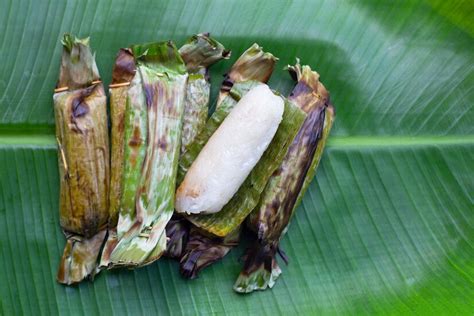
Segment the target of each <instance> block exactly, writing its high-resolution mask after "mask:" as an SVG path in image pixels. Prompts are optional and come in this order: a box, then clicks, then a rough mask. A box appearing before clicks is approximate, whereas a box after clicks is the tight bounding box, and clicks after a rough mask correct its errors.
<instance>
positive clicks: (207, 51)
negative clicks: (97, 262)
mask: <svg viewBox="0 0 474 316" xmlns="http://www.w3.org/2000/svg"><path fill="white" fill-rule="evenodd" d="M179 53H180V54H181V57H182V58H183V60H184V63H185V65H186V69H187V71H188V73H189V77H188V82H187V84H186V98H185V100H184V114H183V131H182V135H181V154H183V153H184V152H185V150H186V146H188V145H189V144H191V143H192V142H193V141H194V139H195V138H196V136H197V135H198V134H199V132H200V131H201V130H202V129H203V128H204V126H205V125H206V121H207V115H208V112H209V98H210V94H211V83H210V77H209V67H210V66H212V65H213V64H214V63H216V62H218V61H220V60H222V59H228V58H229V57H230V51H228V50H226V49H225V48H224V46H223V45H222V44H221V43H219V42H218V41H216V40H214V39H213V38H211V37H210V36H209V33H203V34H197V35H194V36H192V37H191V38H189V39H188V40H187V42H186V44H184V45H183V46H182V47H181V48H180V49H179ZM188 234H189V223H186V220H185V219H184V218H182V217H180V216H179V215H176V214H174V215H173V217H172V219H171V220H170V221H169V222H168V224H167V225H166V235H167V236H168V243H167V246H166V252H165V254H164V255H165V256H166V257H170V258H175V259H179V258H181V255H182V252H183V251H184V246H185V245H186V241H187V239H186V238H187V236H188Z"/></svg>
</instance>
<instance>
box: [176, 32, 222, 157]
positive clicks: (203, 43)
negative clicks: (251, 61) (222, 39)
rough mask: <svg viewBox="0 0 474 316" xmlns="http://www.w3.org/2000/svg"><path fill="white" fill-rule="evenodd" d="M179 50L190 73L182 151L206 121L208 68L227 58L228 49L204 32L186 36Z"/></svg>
mask: <svg viewBox="0 0 474 316" xmlns="http://www.w3.org/2000/svg"><path fill="white" fill-rule="evenodd" d="M179 53H180V54H181V57H182V58H183V60H184V63H185V65H186V69H187V71H188V73H189V78H188V82H187V85H186V99H185V101H184V116H183V132H182V135H181V153H183V152H184V151H185V149H186V146H187V145H189V144H190V143H192V142H193V140H194V138H195V137H196V135H197V134H198V133H199V132H200V131H201V130H202V128H203V127H204V126H205V124H206V120H207V114H208V110H209V97H210V93H211V83H210V78H209V72H208V70H209V67H210V66H212V65H213V64H214V63H216V62H218V61H220V60H222V59H228V58H229V57H230V51H228V50H226V49H225V48H224V46H223V45H222V44H221V43H219V42H218V41H216V40H214V39H213V38H211V37H209V34H208V33H203V34H197V35H194V36H192V37H191V38H190V39H188V41H187V42H186V44H184V45H183V46H182V47H181V48H180V49H179Z"/></svg>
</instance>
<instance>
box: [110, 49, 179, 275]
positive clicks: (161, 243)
mask: <svg viewBox="0 0 474 316" xmlns="http://www.w3.org/2000/svg"><path fill="white" fill-rule="evenodd" d="M131 49H132V52H133V55H134V56H135V60H136V64H137V73H139V76H135V77H134V79H133V80H132V84H133V81H134V80H137V81H141V89H140V90H139V91H138V89H137V94H139V95H140V96H141V99H142V100H143V99H144V101H145V103H144V104H145V105H146V109H147V114H146V116H147V118H146V120H145V121H146V122H147V123H146V135H147V137H146V138H145V139H146V146H145V148H144V150H145V153H144V160H143V163H142V166H141V172H140V174H139V177H137V178H136V179H134V180H133V181H132V182H133V184H130V185H129V186H128V189H127V188H124V191H123V197H122V201H123V202H122V206H121V207H122V208H121V211H120V214H119V220H118V226H117V235H118V241H117V244H116V246H115V248H114V249H113V250H112V252H111V253H110V256H109V267H116V266H128V267H136V266H143V265H146V264H149V263H151V262H153V261H155V260H157V259H158V258H159V257H160V256H161V255H162V254H163V252H164V251H165V249H166V233H165V226H166V224H167V223H168V221H169V220H170V218H171V216H172V214H173V210H174V193H175V187H176V172H177V163H178V158H179V150H180V143H181V129H182V118H183V112H184V98H185V93H186V81H187V77H188V74H187V72H186V68H185V65H184V62H183V60H182V58H181V56H180V54H179V53H178V50H177V48H176V47H175V45H174V44H173V43H172V42H162V43H151V44H145V45H136V46H132V48H131ZM129 94H130V91H129ZM134 99H135V100H137V99H139V98H138V96H137V97H136V98H134ZM140 109H142V107H140ZM139 116H140V115H139ZM143 121H144V120H139V126H140V133H141V132H142V130H141V128H142V127H143V126H142V125H141V124H142V123H143ZM134 122H135V121H134ZM126 131H127V128H126ZM129 132H132V133H133V130H130V131H129ZM142 135H143V134H142V133H141V134H140V141H139V142H140V145H141V143H142V138H141V137H142ZM129 145H130V144H129ZM128 147H130V146H128ZM131 147H133V146H131ZM140 148H141V149H143V147H142V146H140ZM141 149H140V154H139V156H140V157H142V156H141ZM130 151H131V150H130ZM133 154H134V152H132V151H131V152H130V156H127V147H125V159H126V160H127V159H134V158H136V157H134V156H133ZM125 174H127V170H126V169H125V171H124V177H125ZM135 180H138V181H137V182H136V181H135ZM125 185H126V183H124V186H125ZM135 185H137V186H136V190H134V188H135Z"/></svg>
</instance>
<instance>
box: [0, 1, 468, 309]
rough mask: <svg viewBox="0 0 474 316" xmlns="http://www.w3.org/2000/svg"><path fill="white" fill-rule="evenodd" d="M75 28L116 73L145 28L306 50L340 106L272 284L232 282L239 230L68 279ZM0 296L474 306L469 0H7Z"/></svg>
mask: <svg viewBox="0 0 474 316" xmlns="http://www.w3.org/2000/svg"><path fill="white" fill-rule="evenodd" d="M64 32H73V33H74V34H77V35H79V36H90V37H91V45H92V47H93V49H94V50H95V51H96V57H97V61H98V66H99V70H100V73H101V75H102V78H103V81H104V82H105V84H109V83H110V79H111V70H112V65H113V62H114V58H115V54H116V53H117V51H118V49H119V48H120V47H125V46H128V45H130V44H134V43H141V42H147V41H155V40H166V39H173V40H174V41H175V42H176V43H177V45H181V44H182V43H183V42H184V40H185V39H186V38H187V37H188V36H190V35H192V34H194V33H198V32H211V34H212V35H213V36H214V37H216V38H217V39H218V40H219V41H221V42H222V43H223V44H224V45H225V46H226V47H228V48H230V49H232V50H233V55H232V58H231V59H230V60H228V61H225V62H221V63H219V64H217V65H216V66H214V67H213V68H212V71H211V76H212V84H213V88H212V91H213V96H214V98H215V96H216V94H217V90H218V87H219V84H220V82H221V80H222V74H224V73H225V71H226V69H229V67H230V66H231V65H232V63H233V61H234V60H235V59H236V58H237V57H238V56H239V55H240V54H241V53H242V52H243V51H244V50H245V49H246V48H247V47H248V46H250V45H251V44H252V43H254V42H258V43H259V44H260V45H262V46H263V47H264V48H265V50H268V51H270V52H272V53H273V54H275V55H276V56H278V57H279V58H280V61H279V63H278V64H277V70H276V71H275V73H274V75H273V77H272V78H271V80H270V85H271V86H272V87H273V88H274V89H278V90H280V91H282V92H283V93H288V92H289V91H290V90H291V86H292V81H291V79H290V77H289V76H288V74H287V73H286V72H285V71H283V67H284V66H285V65H286V64H288V63H294V62H295V57H299V58H301V60H302V62H303V63H305V64H309V65H311V67H312V68H313V69H316V70H317V71H318V72H319V73H320V75H321V80H322V82H323V83H324V84H325V86H326V87H327V88H328V89H329V90H330V92H331V98H332V101H333V104H334V105H335V106H336V111H337V112H336V113H337V116H336V122H335V126H334V128H333V131H332V134H331V136H330V140H329V143H328V145H327V148H326V151H325V154H324V156H323V159H322V162H321V165H320V168H319V170H318V173H317V175H316V179H315V181H313V183H312V184H311V186H310V188H309V190H308V192H307V194H306V196H305V197H304V199H303V202H302V204H301V206H300V207H299V209H298V210H297V213H296V216H295V218H294V220H293V221H292V223H291V225H290V228H289V230H288V233H287V235H286V236H285V237H284V239H283V241H282V247H283V249H284V250H285V251H286V253H287V255H288V256H289V258H290V262H289V265H288V266H285V265H284V264H283V263H282V269H283V275H282V276H281V277H280V279H279V280H278V282H277V284H276V285H275V287H274V288H273V289H272V290H267V291H265V292H256V293H252V294H250V295H239V294H236V293H234V292H233V291H232V285H233V282H234V281H235V279H236V277H237V275H238V273H239V271H240V267H241V263H240V262H239V257H240V256H241V254H242V253H243V250H244V248H245V245H241V246H240V247H239V248H237V249H235V250H233V251H232V252H231V253H230V254H229V255H228V256H227V257H225V258H224V260H222V261H220V262H218V263H216V264H215V265H213V266H211V267H210V268H208V269H206V270H204V271H203V272H202V273H201V275H200V277H199V278H198V279H196V280H192V281H187V280H184V279H182V278H181V277H180V275H179V273H178V265H177V263H176V262H173V261H171V260H168V259H161V260H159V261H158V262H157V263H154V264H152V265H150V266H148V267H145V268H142V269H138V270H133V271H130V270H119V271H111V272H107V273H102V274H100V275H98V276H97V277H96V279H95V281H94V282H93V283H92V282H84V283H82V284H80V285H78V286H72V287H65V286H62V285H60V284H58V283H56V281H55V275H56V269H57V267H58V262H59V259H60V255H61V253H62V249H63V245H64V242H65V240H64V237H63V235H62V233H61V230H60V227H59V222H58V217H59V216H58V197H59V182H58V167H57V156H56V155H57V152H56V146H55V140H54V119H53V104H52V94H53V89H54V87H55V83H56V79H57V76H58V71H59V62H60V53H61V47H60V43H59V41H60V38H61V36H62V34H63V33H64ZM0 47H1V48H0V57H1V58H0V314H2V315H17V314H25V315H55V314H72V315H98V314H101V315H107V314H117V315H122V314H132V315H139V314H148V315H156V314H160V315H161V314H163V315H165V314H191V315H194V314H219V315H220V314H243V315H248V314H256V315H260V314H262V315H263V314H271V315H275V314H294V315H307V314H356V315H360V314H384V315H385V314H387V315H406V314H423V315H473V314H474V202H473V195H474V2H473V1H472V0H466V1H442V0H441V1H436V0H426V1H421V0H420V1H409V0H400V1H389V0H383V1H382V0H380V1H375V0H360V1H349V0H347V1H343V0H325V1H323V0H320V1H284V2H282V1H276V0H272V1H255V0H253V1H252V0H240V1H207V0H206V1H189V2H183V1H177V0H174V1H173V0H162V1H155V0H149V1H126V0H117V1H111V0H101V1H81V0H75V1H73V0H72V1H66V0H63V1H61V0H30V1H23V0H0Z"/></svg>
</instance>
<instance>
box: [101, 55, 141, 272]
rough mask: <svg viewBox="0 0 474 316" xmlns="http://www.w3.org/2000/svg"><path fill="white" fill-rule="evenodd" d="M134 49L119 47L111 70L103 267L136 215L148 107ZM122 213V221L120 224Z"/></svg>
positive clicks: (108, 263) (107, 263) (108, 261)
mask: <svg viewBox="0 0 474 316" xmlns="http://www.w3.org/2000/svg"><path fill="white" fill-rule="evenodd" d="M136 68H137V67H136V63H135V57H134V55H133V52H132V51H131V49H128V48H125V49H120V51H119V53H118V54H117V58H116V61H115V65H114V70H113V73H112V84H111V86H110V113H111V123H112V128H111V133H112V135H111V139H112V150H111V153H112V157H111V166H112V167H113V170H112V173H111V181H110V182H111V183H110V219H109V229H108V238H107V242H106V244H105V246H104V249H103V250H102V257H101V261H100V266H101V267H107V266H109V265H110V254H111V253H112V251H113V250H114V248H115V247H116V245H117V242H118V240H119V238H120V237H121V236H122V235H123V234H124V233H125V232H127V231H128V230H129V229H130V226H131V225H130V223H131V222H132V218H133V216H134V215H135V196H136V190H137V188H138V185H139V181H140V176H141V168H142V164H143V161H144V159H145V150H146V138H147V107H146V100H145V95H144V93H143V85H142V79H141V75H140V73H139V72H137V71H136V70H137V69H136ZM119 214H121V216H122V217H121V218H122V221H121V224H120V225H119V224H118V221H119Z"/></svg>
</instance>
